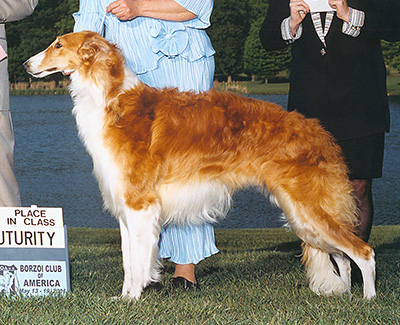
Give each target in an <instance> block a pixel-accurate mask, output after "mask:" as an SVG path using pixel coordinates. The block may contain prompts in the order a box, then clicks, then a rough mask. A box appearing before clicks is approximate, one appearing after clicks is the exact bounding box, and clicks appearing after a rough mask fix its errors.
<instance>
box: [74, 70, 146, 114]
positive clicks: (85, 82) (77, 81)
mask: <svg viewBox="0 0 400 325" xmlns="http://www.w3.org/2000/svg"><path fill="white" fill-rule="evenodd" d="M92 69H94V71H95V69H96V67H95V66H94V67H92ZM122 73H123V75H122V77H121V76H118V78H117V77H115V76H113V74H112V72H111V69H110V70H108V71H107V70H106V71H105V73H103V74H101V75H94V74H92V73H91V74H88V73H87V71H86V70H84V69H82V70H81V69H79V70H77V71H75V72H74V73H72V74H71V75H70V80H71V84H70V86H69V89H70V91H71V96H72V98H73V100H74V101H79V102H82V101H86V102H91V103H92V104H94V105H95V106H96V107H104V108H105V107H107V106H109V105H110V102H111V101H114V100H116V99H117V98H118V95H119V94H120V93H122V92H124V91H126V90H129V89H132V88H135V87H136V86H137V85H139V84H141V81H139V79H138V78H137V76H136V75H135V74H134V73H133V72H132V71H131V70H130V69H129V68H128V67H127V66H126V65H125V66H124V67H123V72H122Z"/></svg>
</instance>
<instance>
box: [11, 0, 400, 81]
mask: <svg viewBox="0 0 400 325" xmlns="http://www.w3.org/2000/svg"><path fill="white" fill-rule="evenodd" d="M268 4H269V0H246V1H243V0H214V10H213V14H212V16H211V27H210V28H209V29H208V30H207V33H208V35H209V36H210V38H211V42H212V44H213V47H214V49H215V50H216V55H215V62H216V71H215V72H216V75H217V76H218V77H220V78H225V77H231V76H236V77H237V76H247V77H250V76H252V77H253V79H256V78H259V79H266V80H267V79H271V78H274V77H276V76H277V75H278V74H280V73H282V72H287V71H288V70H289V69H290V68H289V65H290V51H289V47H288V48H286V49H284V50H281V51H275V52H270V53H267V52H266V51H265V50H264V49H263V48H262V46H261V43H260V40H259V36H258V33H259V30H260V27H261V24H262V22H263V20H264V18H265V15H266V13H267V11H268V6H269V5H268ZM78 9H79V0H39V5H38V6H37V8H36V10H35V12H34V13H33V15H32V16H30V17H28V18H26V19H24V20H22V21H19V22H14V23H9V24H7V27H6V28H7V39H8V47H9V59H10V60H9V73H10V80H11V82H19V81H27V80H28V78H29V77H28V75H27V74H26V73H25V71H24V70H23V69H22V63H23V62H24V61H25V60H26V59H27V58H29V57H30V56H31V55H33V54H35V53H37V52H39V51H42V50H43V49H44V48H46V47H47V46H48V45H49V44H50V43H51V42H52V41H53V40H54V39H55V37H56V36H58V35H63V34H65V33H68V32H71V31H72V29H73V25H74V19H73V17H72V14H73V13H74V12H77V11H78ZM382 47H383V53H384V56H385V60H386V64H387V66H388V67H390V68H391V69H394V70H400V51H399V47H400V42H396V43H388V42H382ZM49 78H62V76H60V75H56V76H52V77H49Z"/></svg>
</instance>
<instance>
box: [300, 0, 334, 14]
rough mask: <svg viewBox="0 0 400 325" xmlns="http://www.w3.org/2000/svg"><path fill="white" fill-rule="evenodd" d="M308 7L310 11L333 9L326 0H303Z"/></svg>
mask: <svg viewBox="0 0 400 325" xmlns="http://www.w3.org/2000/svg"><path fill="white" fill-rule="evenodd" d="M304 1H305V2H306V3H307V4H308V6H309V7H310V10H311V12H326V11H335V9H333V8H332V7H331V6H330V5H329V1H328V0H304Z"/></svg>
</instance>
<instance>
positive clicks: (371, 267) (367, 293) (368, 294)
mask: <svg viewBox="0 0 400 325" xmlns="http://www.w3.org/2000/svg"><path fill="white" fill-rule="evenodd" d="M360 240H361V239H360ZM365 246H367V247H368V248H369V250H368V254H367V256H365V255H366V254H360V253H359V252H358V250H354V249H353V250H352V249H343V252H344V253H345V254H347V256H349V257H350V258H351V259H352V260H353V261H354V263H356V264H357V266H358V267H359V268H360V270H361V274H362V278H363V282H364V298H366V299H371V298H373V297H375V296H376V291H375V258H374V256H375V254H374V251H373V250H372V248H371V247H369V246H368V245H367V244H365Z"/></svg>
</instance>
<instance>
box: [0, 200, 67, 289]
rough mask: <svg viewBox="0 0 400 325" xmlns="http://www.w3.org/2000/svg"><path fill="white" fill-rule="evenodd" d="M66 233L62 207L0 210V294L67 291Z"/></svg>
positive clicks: (6, 208) (3, 208)
mask: <svg viewBox="0 0 400 325" xmlns="http://www.w3.org/2000/svg"><path fill="white" fill-rule="evenodd" d="M66 234H67V228H66V227H64V223H63V215H62V209H61V208H38V207H37V206H35V205H33V206H31V207H30V208H8V207H0V294H2V293H3V294H6V295H15V296H19V295H24V296H25V295H28V296H30V295H35V296H43V295H46V294H49V293H55V292H57V293H65V292H67V291H68V290H69V288H70V283H69V281H70V280H69V256H68V245H67V235H66Z"/></svg>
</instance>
